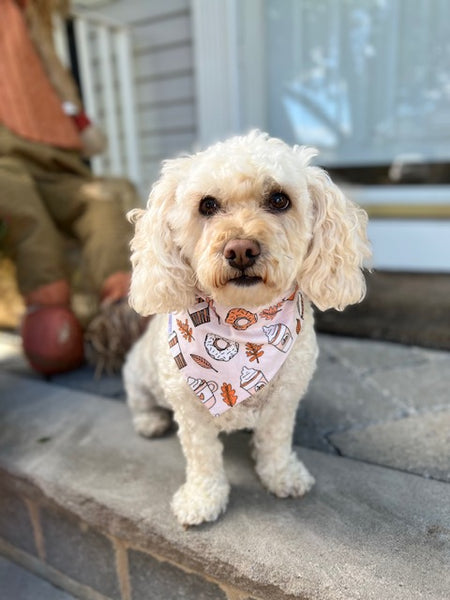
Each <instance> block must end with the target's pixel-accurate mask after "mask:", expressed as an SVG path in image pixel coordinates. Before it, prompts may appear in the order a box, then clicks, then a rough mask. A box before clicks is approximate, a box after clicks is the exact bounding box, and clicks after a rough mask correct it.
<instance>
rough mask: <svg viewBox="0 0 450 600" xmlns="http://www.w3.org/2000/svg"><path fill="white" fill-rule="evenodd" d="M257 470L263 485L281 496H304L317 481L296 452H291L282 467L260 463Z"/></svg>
mask: <svg viewBox="0 0 450 600" xmlns="http://www.w3.org/2000/svg"><path fill="white" fill-rule="evenodd" d="M256 470H257V473H258V475H259V478H260V479H261V481H262V483H263V485H264V486H265V487H266V488H267V489H268V490H269V491H270V492H272V493H273V494H275V496H278V497H279V498H287V497H288V496H293V497H299V496H303V495H304V494H306V492H309V490H310V489H311V488H312V486H313V485H314V483H315V479H314V477H313V476H312V475H311V474H310V472H309V471H308V469H307V468H306V467H305V465H304V464H303V463H302V462H301V461H299V460H298V458H297V457H296V456H295V454H291V456H290V459H289V461H288V462H287V464H285V465H283V466H282V467H280V466H279V465H276V464H260V465H258V466H257V468H256Z"/></svg>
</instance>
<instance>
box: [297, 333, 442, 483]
mask: <svg viewBox="0 0 450 600" xmlns="http://www.w3.org/2000/svg"><path fill="white" fill-rule="evenodd" d="M319 345H320V349H321V355H320V357H319V363H318V368H317V371H316V373H315V375H314V378H313V380H312V382H311V385H310V387H309V390H308V392H307V394H306V396H305V398H304V400H303V401H302V403H301V405H300V410H299V412H298V415H297V427H296V431H295V439H296V441H297V442H298V443H299V444H301V445H305V446H308V447H311V448H316V449H319V450H324V451H326V452H331V453H336V454H341V455H344V456H350V457H353V458H358V459H360V460H370V461H371V462H374V463H377V464H383V465H386V466H393V467H395V468H398V469H401V470H405V471H411V472H414V473H418V474H421V475H423V476H425V477H430V476H431V477H437V478H440V479H442V478H443V479H445V480H446V479H447V477H448V475H447V474H448V471H449V463H450V454H449V452H448V438H447V437H446V436H447V429H446V427H447V423H446V422H445V424H444V421H443V422H442V423H440V424H439V418H438V417H435V416H434V415H435V414H441V415H445V414H446V412H447V411H450V392H449V390H450V354H449V353H448V352H443V351H436V350H428V349H423V348H416V347H406V346H401V345H399V344H393V343H389V342H375V341H367V340H366V341H361V340H356V339H351V338H342V337H334V336H326V335H321V336H319ZM414 416H415V417H416V418H414V419H413V418H412V417H414ZM435 422H436V423H437V424H438V425H436V426H435V425H434V423H435ZM436 427H438V429H436Z"/></svg>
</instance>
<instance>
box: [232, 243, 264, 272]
mask: <svg viewBox="0 0 450 600" xmlns="http://www.w3.org/2000/svg"><path fill="white" fill-rule="evenodd" d="M260 254H261V247H260V245H259V244H258V242H257V241H256V240H241V239H233V240H228V242H227V243H226V244H225V247H224V249H223V255H224V257H225V258H226V259H227V261H228V263H229V265H230V266H231V267H234V268H235V269H240V270H241V271H244V270H245V269H247V268H248V267H251V266H252V265H254V264H255V261H256V259H257V258H258V256H259V255H260Z"/></svg>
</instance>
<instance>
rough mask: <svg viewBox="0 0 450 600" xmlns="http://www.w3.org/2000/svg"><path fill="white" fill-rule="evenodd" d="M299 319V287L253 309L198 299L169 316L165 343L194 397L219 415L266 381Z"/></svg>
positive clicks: (296, 332) (282, 356) (291, 340)
mask: <svg viewBox="0 0 450 600" xmlns="http://www.w3.org/2000/svg"><path fill="white" fill-rule="evenodd" d="M302 322H303V298H302V295H301V293H300V292H299V290H298V288H295V289H294V290H291V291H289V292H287V294H285V295H284V296H283V297H282V298H280V299H278V300H276V301H275V302H273V303H272V304H271V305H270V306H267V307H263V308H260V309H258V310H247V309H246V308H242V307H231V308H230V307H224V306H220V305H218V304H216V303H215V302H213V301H212V300H211V299H210V298H198V299H197V302H196V304H195V305H194V306H192V307H190V308H189V309H188V310H187V311H184V312H180V313H172V314H170V315H169V347H170V351H171V353H172V356H173V358H174V360H175V363H176V365H177V367H178V368H179V369H180V371H181V373H183V375H184V377H185V378H186V380H187V383H188V384H189V386H190V388H191V389H192V391H193V392H194V393H195V394H196V395H197V397H198V399H199V401H200V402H201V403H202V404H203V406H204V407H205V408H206V409H208V410H209V411H210V413H211V414H212V415H213V416H219V415H221V414H222V413H224V412H225V411H226V410H229V409H230V408H232V407H233V406H235V405H236V404H239V403H240V402H242V401H243V400H245V399H246V398H249V397H250V396H252V395H253V394H255V393H256V392H257V391H258V390H260V389H261V388H263V387H264V386H266V385H267V384H268V383H269V382H270V381H271V379H272V378H273V377H274V376H275V375H276V374H277V372H278V370H279V369H280V367H281V365H282V364H283V363H284V361H285V360H286V358H287V357H288V355H289V351H290V350H291V348H292V346H293V343H294V341H295V339H296V337H297V336H298V335H299V333H300V331H301V328H302Z"/></svg>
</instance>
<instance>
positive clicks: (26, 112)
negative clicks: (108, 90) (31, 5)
mask: <svg viewBox="0 0 450 600" xmlns="http://www.w3.org/2000/svg"><path fill="white" fill-rule="evenodd" d="M0 123H3V125H5V126H6V127H7V128H8V129H10V130H11V131H13V132H14V133H16V134H17V135H19V136H21V137H24V138H26V139H28V140H32V141H34V142H42V143H46V144H50V145H52V146H58V147H60V148H73V149H76V148H80V147H81V142H80V137H79V134H78V131H77V128H76V126H75V124H74V123H73V121H72V119H71V118H70V117H68V116H67V115H65V114H64V112H63V110H62V107H61V100H60V99H59V97H58V95H57V94H56V92H55V90H54V89H53V87H52V86H51V84H50V82H49V80H48V77H47V74H46V73H45V70H44V67H43V65H42V63H41V60H40V57H39V55H38V54H37V52H36V50H35V47H34V46H33V42H32V41H31V39H30V37H29V35H28V31H27V27H26V23H25V20H24V17H23V14H22V12H21V10H20V8H19V7H18V6H17V4H16V3H15V1H14V0H0Z"/></svg>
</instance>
